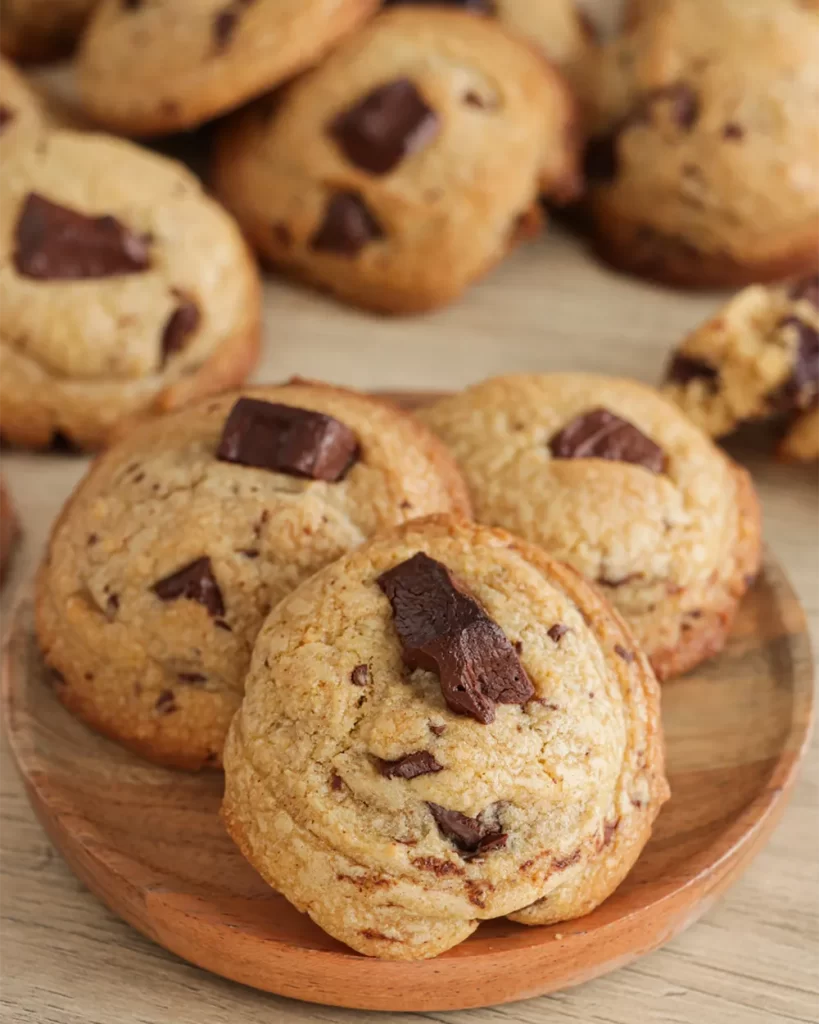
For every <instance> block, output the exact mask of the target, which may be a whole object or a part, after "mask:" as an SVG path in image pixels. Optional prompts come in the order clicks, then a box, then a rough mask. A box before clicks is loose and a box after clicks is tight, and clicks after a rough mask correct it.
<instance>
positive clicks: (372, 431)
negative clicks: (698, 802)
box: [36, 374, 760, 959]
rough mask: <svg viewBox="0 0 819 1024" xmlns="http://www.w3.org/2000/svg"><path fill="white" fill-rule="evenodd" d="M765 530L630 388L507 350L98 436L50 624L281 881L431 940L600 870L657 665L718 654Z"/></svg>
mask: <svg viewBox="0 0 819 1024" xmlns="http://www.w3.org/2000/svg"><path fill="white" fill-rule="evenodd" d="M473 513H474V516H475V521H473V520H472V518H471V516H472V515H473ZM759 553H760V526H759V512H758V506H757V502H756V498H755V495H754V491H753V488H752V486H751V483H750V480H749V477H748V475H747V474H746V473H745V472H744V471H743V470H741V469H740V468H739V467H738V466H736V465H735V464H733V463H732V462H731V461H730V460H729V459H728V458H727V456H725V455H724V454H723V453H721V452H720V451H719V450H718V449H717V448H716V447H715V446H714V445H713V443H712V442H711V441H710V440H709V439H708V438H707V436H706V435H705V434H704V433H703V432H702V431H700V430H699V429H698V428H697V427H696V426H695V425H694V424H693V423H691V422H690V420H688V419H687V418H686V416H685V415H684V413H683V412H681V411H680V410H678V409H677V408H676V407H675V406H674V405H673V404H671V403H670V402H669V401H668V400H667V399H665V398H663V397H662V396H661V395H660V394H659V393H657V392H655V391H652V390H651V389H649V388H646V387H644V386H642V385H638V384H636V383H634V382H631V381H625V380H616V379H611V378H604V377H594V376H586V375H581V374H575V375H571V374H570V375H545V376H526V375H519V376H512V377H503V378H497V379H494V380H489V381H486V382H485V383H483V384H480V385H477V386H475V387H473V388H470V389H468V390H467V391H465V392H463V393H461V394H459V395H455V396H453V397H451V398H446V399H443V400H441V401H439V402H438V403H436V404H435V405H433V406H432V407H430V408H428V409H424V410H422V413H421V415H420V416H419V417H418V418H413V417H412V416H411V415H410V414H408V413H406V412H403V411H401V410H399V409H398V408H395V407H393V406H391V405H389V404H388V403H386V402H383V401H380V400H376V399H373V398H370V397H367V396H364V395H361V394H357V393H354V392H351V391H344V390H341V389H338V388H333V387H330V386H327V385H323V384H319V383H314V382H308V381H304V380H294V381H291V382H290V383H289V384H286V385H281V386H278V387H266V388H255V389H251V390H246V391H242V392H238V393H232V394H226V395H222V396H221V397H218V398H206V399H202V400H200V401H198V402H197V403H194V404H192V405H189V406H188V407H186V408H184V409H181V410H179V411H177V412H174V413H171V414H169V415H167V416H164V417H161V418H157V419H154V420H151V421H148V422H145V423H142V424H141V425H138V426H137V427H135V428H134V429H133V430H132V431H131V432H130V433H129V435H128V436H127V437H126V438H124V439H122V440H120V441H119V442H118V443H117V444H115V445H114V446H112V447H111V448H110V449H109V450H108V451H107V452H106V453H105V454H104V455H103V456H102V457H101V458H100V459H98V460H97V462H96V463H95V464H94V466H93V467H92V469H91V470H90V472H89V473H88V475H87V476H86V478H85V480H83V481H82V482H81V484H80V485H79V487H78V488H77V490H76V492H75V494H74V495H73V496H72V498H71V499H70V501H69V502H68V504H67V505H66V507H65V509H64V511H63V513H62V515H61V516H60V518H59V520H58V522H57V524H56V526H55V527H54V531H53V534H52V537H51V541H50V545H49V549H48V553H47V556H46V558H45V561H44V563H43V565H42V567H41V570H40V573H39V578H38V583H37V601H36V619H37V633H38V637H39V642H40V646H41V649H42V652H43V656H44V658H45V661H46V663H47V664H48V666H49V667H50V669H51V672H52V675H53V679H54V686H55V690H56V693H57V695H58V697H59V699H60V700H61V701H62V702H63V703H64V704H65V706H66V707H67V708H68V709H69V710H70V711H72V712H73V713H74V714H76V715H78V716H79V717H80V718H82V719H83V720H84V721H85V722H87V723H88V724H89V725H90V726H91V727H92V728H94V729H97V730H99V731H101V732H103V733H105V734H106V735H107V736H109V737H111V738H112V739H114V740H116V741H118V742H119V743H121V744H123V745H125V746H127V747H128V748H130V749H131V750H133V751H134V752H136V753H137V754H140V755H142V756H144V757H147V758H149V759H151V760H153V761H155V762H158V763H160V764H163V765H166V766H169V767H175V768H187V769H199V768H220V767H223V768H224V772H225V797H224V805H223V817H224V821H225V824H226V826H227V829H228V831H229V833H230V835H231V836H232V837H233V839H234V840H235V841H236V843H237V845H238V847H239V849H240V850H241V851H242V852H243V853H244V855H245V856H246V857H247V859H248V860H249V861H250V862H251V864H253V866H254V867H255V868H256V869H257V870H258V871H259V872H260V874H261V875H262V876H263V877H264V878H265V879H266V880H267V881H268V882H269V883H270V884H271V885H273V886H275V888H276V889H278V890H279V891H280V892H281V893H283V894H284V895H285V896H286V897H287V898H288V899H289V900H290V901H291V902H292V903H293V904H294V905H295V906H296V907H298V908H299V909H301V910H303V911H304V912H306V913H307V914H309V915H310V917H311V918H312V919H313V920H314V921H315V922H317V923H318V924H319V925H320V926H321V927H322V928H324V929H325V930H326V931H328V932H329V933H330V934H332V935H334V936H335V937H337V938H338V939H340V940H341V941H343V942H345V943H347V944H348V945H349V946H351V947H352V948H353V949H355V950H358V951H359V952H361V953H364V954H367V955H371V956H377V957H384V958H390V959H417V958H422V957H430V956H435V955H437V954H439V953H441V952H443V951H445V950H447V949H449V948H451V947H452V946H454V945H455V944H457V943H459V942H461V941H463V939H465V938H466V937H467V936H468V935H469V934H470V933H471V932H472V931H474V929H475V928H476V927H478V925H479V923H480V922H481V921H482V920H487V919H490V918H495V917H500V916H509V917H511V918H512V919H513V920H515V921H518V922H520V923H522V924H527V925H538V924H546V923H554V922H557V921H561V920H566V919H569V918H573V917H577V916H580V915H582V914H585V913H588V912H589V911H590V910H592V909H593V908H594V907H596V906H597V905H598V904H600V903H601V902H602V901H603V900H605V899H606V897H607V896H608V895H610V894H611V892H613V891H614V889H615V888H616V887H617V886H618V885H619V883H620V882H621V881H622V879H623V878H624V877H625V875H626V874H627V873H628V871H629V870H630V868H631V866H632V865H633V864H634V862H635V860H636V859H637V857H638V856H639V854H640V852H641V850H642V849H643V847H644V845H645V843H646V842H647V840H648V838H649V836H650V834H651V829H652V824H653V822H654V819H655V818H656V816H657V814H658V813H659V811H660V808H661V806H662V804H663V802H664V801H665V800H666V799H667V797H668V786H667V783H666V779H665V771H664V749H663V739H662V729H661V721H660V695H659V687H658V683H657V678H658V677H659V678H661V679H666V678H669V677H671V676H674V675H676V674H679V673H681V672H684V671H686V670H688V669H690V668H693V667H694V666H696V665H697V664H698V663H699V662H701V661H702V660H703V659H704V658H707V657H710V656H712V655H714V654H716V653H718V652H719V651H720V650H721V648H722V646H723V645H724V643H725V640H726V637H727V634H728V631H729V629H730V626H731V622H732V620H733V617H734V614H735V612H736V609H737V606H738V603H739V601H740V600H741V598H742V595H743V594H744V592H745V591H746V589H747V588H748V586H749V585H750V583H751V582H752V580H753V578H754V575H755V573H756V571H757V568H758V565H759Z"/></svg>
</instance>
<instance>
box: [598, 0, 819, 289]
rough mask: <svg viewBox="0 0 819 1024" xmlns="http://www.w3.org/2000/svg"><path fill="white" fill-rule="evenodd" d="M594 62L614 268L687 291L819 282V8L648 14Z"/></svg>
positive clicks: (601, 209)
mask: <svg viewBox="0 0 819 1024" xmlns="http://www.w3.org/2000/svg"><path fill="white" fill-rule="evenodd" d="M638 13H639V16H636V15H635V16H634V17H633V18H632V23H631V27H630V28H629V29H627V31H626V32H625V33H624V35H622V36H621V37H620V38H618V39H616V40H614V41H613V42H612V43H611V44H610V45H608V46H607V47H605V48H604V51H603V55H602V56H601V57H600V58H599V59H597V60H595V61H593V62H589V65H588V68H587V75H588V78H589V81H587V83H586V88H585V89H584V96H586V97H587V98H589V99H590V100H591V103H592V107H593V113H592V121H593V138H592V140H591V142H590V144H589V147H588V150H587V158H586V173H587V177H588V180H589V192H588V195H589V210H590V213H591V219H592V221H593V225H594V232H595V237H596V244H597V247H598V249H599V252H600V253H601V255H602V256H603V257H604V258H605V259H606V260H608V261H609V262H610V263H612V264H614V265H615V266H616V267H619V268H621V269H623V270H626V271H629V272H632V273H636V274H640V275H643V276H645V277H649V278H653V279H656V280H658V281H663V282H666V283H669V284H674V285H680V286H684V287H694V288H697V287H706V288H708V287H728V286H742V285H746V284H750V283H752V282H754V281H773V280H778V279H781V278H785V277H788V276H791V275H798V274H802V273H808V272H810V271H811V270H812V269H813V267H814V266H815V264H816V251H817V247H819V119H817V118H816V116H815V111H816V109H817V105H819V63H817V60H816V54H817V52H819V7H817V6H816V5H811V6H810V7H809V6H808V5H803V4H798V3H795V2H790V0H787V2H776V3H771V2H770V0H746V2H744V3H736V2H733V0H665V2H663V3H657V4H653V5H640V6H639V8H638Z"/></svg>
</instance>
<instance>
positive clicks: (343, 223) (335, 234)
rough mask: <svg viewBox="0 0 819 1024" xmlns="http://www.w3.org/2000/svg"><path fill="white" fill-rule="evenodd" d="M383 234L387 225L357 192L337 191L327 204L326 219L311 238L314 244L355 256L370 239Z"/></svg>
mask: <svg viewBox="0 0 819 1024" xmlns="http://www.w3.org/2000/svg"><path fill="white" fill-rule="evenodd" d="M383 237H384V229H383V228H382V227H381V225H380V224H379V223H378V221H377V220H376V218H375V216H374V215H373V214H372V213H371V212H370V211H369V210H368V209H367V207H366V205H365V204H364V200H363V199H362V198H361V196H360V195H359V194H358V193H357V192H336V194H335V195H334V196H333V197H332V198H331V199H330V201H329V203H328V204H327V209H326V210H325V213H324V220H323V221H322V222H321V224H320V225H319V227H318V228H317V229H316V232H315V234H314V235H313V237H312V238H311V239H310V248H311V249H315V250H316V252H332V253H336V255H338V256H355V255H357V254H358V253H359V252H360V251H361V250H362V249H363V248H364V246H365V245H367V244H368V242H372V241H376V240H377V239H379V238H383Z"/></svg>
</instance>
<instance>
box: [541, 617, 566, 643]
mask: <svg viewBox="0 0 819 1024" xmlns="http://www.w3.org/2000/svg"><path fill="white" fill-rule="evenodd" d="M570 632H571V626H566V625H564V624H563V623H562V622H556V623H555V624H554V625H553V626H550V627H549V629H547V630H546V633H547V635H548V636H549V637H550V639H552V640H554V642H555V643H556V644H559V643H560V639H561V637H563V636H565V635H566V633H570Z"/></svg>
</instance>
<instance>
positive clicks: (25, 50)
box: [0, 0, 99, 61]
mask: <svg viewBox="0 0 819 1024" xmlns="http://www.w3.org/2000/svg"><path fill="white" fill-rule="evenodd" d="M98 2H99V0H0V52H2V53H4V54H5V55H6V56H7V57H12V58H14V60H19V61H42V60H53V59H55V58H58V57H64V56H66V54H68V53H70V52H71V50H72V49H73V48H74V44H75V43H76V41H77V39H78V38H79V35H80V33H81V32H82V30H83V27H84V26H85V23H86V22H87V21H88V18H89V16H90V15H91V12H92V11H93V9H94V7H96V5H97V3H98Z"/></svg>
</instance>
